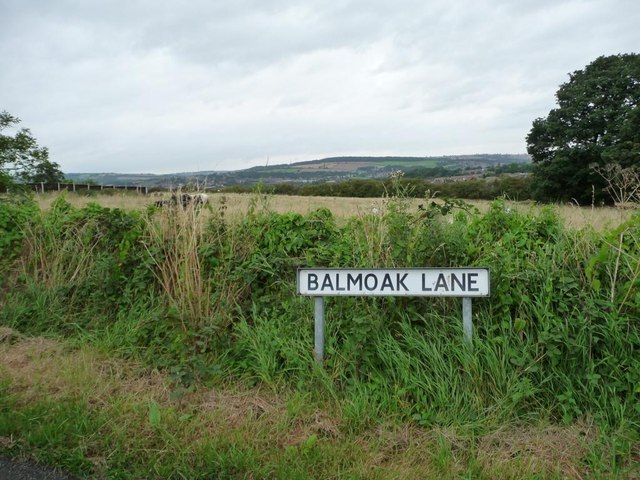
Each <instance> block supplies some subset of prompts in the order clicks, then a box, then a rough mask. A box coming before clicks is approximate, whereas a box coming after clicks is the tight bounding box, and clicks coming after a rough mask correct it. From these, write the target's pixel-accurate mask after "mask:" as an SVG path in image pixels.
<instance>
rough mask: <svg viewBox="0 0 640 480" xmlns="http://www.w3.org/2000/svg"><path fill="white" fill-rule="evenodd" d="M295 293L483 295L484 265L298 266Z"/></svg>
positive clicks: (486, 275) (485, 282) (486, 287)
mask: <svg viewBox="0 0 640 480" xmlns="http://www.w3.org/2000/svg"><path fill="white" fill-rule="evenodd" d="M298 294H300V295H308V296H314V297H315V296H323V297H327V296H412V297H413V296H426V297H486V296H488V295H489V269H487V268H391V269H389V268H373V269H342V268H320V269H318V268H301V269H299V270H298Z"/></svg>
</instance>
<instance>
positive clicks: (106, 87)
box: [0, 0, 640, 173]
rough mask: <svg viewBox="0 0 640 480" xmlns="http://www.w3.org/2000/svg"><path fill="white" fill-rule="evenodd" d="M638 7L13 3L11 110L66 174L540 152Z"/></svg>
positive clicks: (424, 2) (238, 0) (638, 42)
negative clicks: (543, 128)
mask: <svg viewBox="0 0 640 480" xmlns="http://www.w3.org/2000/svg"><path fill="white" fill-rule="evenodd" d="M632 52H636V53H638V52H640V1H639V0H576V1H563V0H468V1H462V0H394V1H391V0H368V1H365V0H313V1H291V0H226V1H222V0H190V1H177V0H173V1H171V0H166V1H165V0H153V1H151V0H110V1H98V0H39V1H38V0H0V110H7V111H8V112H10V113H11V114H13V115H16V116H18V117H20V118H21V119H22V126H24V127H27V128H30V129H31V131H32V133H33V134H34V136H35V137H36V138H37V139H38V141H39V142H40V144H41V145H44V146H47V147H49V150H50V158H51V159H52V160H53V161H55V162H57V163H59V164H60V165H61V167H62V170H63V171H65V172H151V173H168V172H177V171H198V170H232V169H240V168H246V167H249V166H254V165H264V164H265V163H266V161H267V159H269V163H270V164H276V163H289V162H294V161H302V160H311V159H316V158H322V157H327V156H335V155H415V156H424V155H442V154H445V155H454V154H468V153H525V151H526V145H525V136H526V134H527V132H528V130H529V129H530V127H531V122H532V121H533V119H534V118H536V117H540V116H544V115H546V114H547V113H548V112H549V110H550V109H551V108H553V106H554V102H555V98H554V94H555V92H556V90H557V88H558V86H559V85H560V84H561V83H563V82H565V81H567V80H568V76H567V74H568V73H569V72H572V71H575V70H577V69H580V68H583V67H584V66H585V65H586V64H588V63H590V62H591V61H593V60H594V59H595V58H597V57H598V56H600V55H609V54H615V53H632Z"/></svg>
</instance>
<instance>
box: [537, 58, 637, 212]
mask: <svg viewBox="0 0 640 480" xmlns="http://www.w3.org/2000/svg"><path fill="white" fill-rule="evenodd" d="M556 100H557V105H558V106H557V108H554V109H553V110H551V111H550V112H549V114H548V115H547V116H546V117H545V118H537V119H535V120H534V121H533V126H532V128H531V130H530V132H529V134H528V135H527V151H528V153H529V154H530V155H531V157H532V160H533V162H534V170H533V178H534V196H535V197H536V198H537V199H539V200H544V201H549V200H572V199H575V200H577V201H578V202H579V203H581V204H587V203H590V202H591V201H593V200H596V201H600V200H602V199H605V200H611V199H610V198H608V195H607V193H606V192H605V191H604V188H605V187H606V185H605V183H604V180H603V179H602V177H601V176H600V175H598V174H597V173H595V172H594V171H593V166H594V165H595V166H599V167H603V166H604V165H606V164H610V163H616V164H619V165H620V166H621V167H632V166H637V165H640V106H639V105H640V55H638V54H620V55H611V56H606V57H605V56H601V57H599V58H597V59H596V60H594V61H593V62H592V63H590V64H589V65H587V66H586V67H585V68H584V69H582V70H577V71H575V72H573V73H571V74H569V81H568V82H566V83H564V84H562V85H561V86H560V88H559V90H558V91H557V93H556ZM594 196H595V198H594Z"/></svg>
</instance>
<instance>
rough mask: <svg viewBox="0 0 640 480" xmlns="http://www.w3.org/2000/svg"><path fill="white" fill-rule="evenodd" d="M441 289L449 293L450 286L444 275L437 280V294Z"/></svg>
mask: <svg viewBox="0 0 640 480" xmlns="http://www.w3.org/2000/svg"><path fill="white" fill-rule="evenodd" d="M439 288H443V289H444V291H445V292H448V291H449V286H448V285H447V279H446V278H445V277H444V273H441V274H440V275H438V279H437V280H436V290H435V291H436V292H437V291H438V289H439Z"/></svg>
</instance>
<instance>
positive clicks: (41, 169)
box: [0, 111, 64, 187]
mask: <svg viewBox="0 0 640 480" xmlns="http://www.w3.org/2000/svg"><path fill="white" fill-rule="evenodd" d="M19 123H20V119H19V118H18V117H14V116H13V115H11V114H10V113H8V112H6V111H3V112H0V186H5V187H6V186H8V185H11V184H12V183H14V181H15V180H20V181H23V182H47V183H52V182H59V181H62V180H63V179H64V175H63V173H62V172H61V171H60V166H59V165H58V164H57V163H55V162H51V161H50V160H49V150H48V149H47V148H46V147H41V146H40V145H38V142H37V140H36V139H35V138H34V137H33V135H32V134H31V132H30V131H29V129H28V128H21V129H19V130H17V131H16V132H15V133H14V134H13V135H10V134H5V133H4V132H5V130H7V129H13V128H15V126H16V125H18V124H19Z"/></svg>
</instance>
